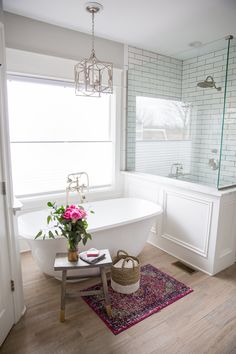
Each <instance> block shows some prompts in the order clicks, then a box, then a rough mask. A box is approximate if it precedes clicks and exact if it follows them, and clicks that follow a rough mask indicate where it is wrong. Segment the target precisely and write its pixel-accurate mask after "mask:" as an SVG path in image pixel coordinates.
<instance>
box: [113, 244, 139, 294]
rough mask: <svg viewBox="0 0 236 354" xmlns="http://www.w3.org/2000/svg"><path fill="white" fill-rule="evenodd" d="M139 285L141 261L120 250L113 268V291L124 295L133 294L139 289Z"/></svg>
mask: <svg viewBox="0 0 236 354" xmlns="http://www.w3.org/2000/svg"><path fill="white" fill-rule="evenodd" d="M139 283H140V264H139V259H138V258H137V257H133V256H130V255H128V253H127V252H125V251H123V250H119V251H118V252H117V256H116V257H115V258H114V260H113V262H112V267H111V287H112V289H113V290H115V291H117V292H119V293H122V294H131V293H133V292H135V291H137V290H138V289H139Z"/></svg>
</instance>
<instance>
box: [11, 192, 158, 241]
mask: <svg viewBox="0 0 236 354" xmlns="http://www.w3.org/2000/svg"><path fill="white" fill-rule="evenodd" d="M121 199H123V200H125V199H129V200H133V201H134V200H136V201H142V202H146V203H148V204H152V205H153V207H155V208H156V211H152V212H151V213H149V214H148V215H144V216H139V217H134V218H132V219H131V218H130V219H128V220H125V221H121V222H117V223H113V224H107V225H105V226H100V227H94V228H89V227H88V232H89V233H96V232H100V231H105V230H108V229H114V228H118V227H122V226H125V225H129V224H132V223H136V222H139V221H142V220H146V219H150V218H154V217H157V216H158V215H161V214H162V213H163V208H162V207H161V206H160V204H158V203H154V202H151V201H149V200H145V199H142V198H132V197H121V198H112V199H105V200H99V201H91V202H88V203H87V204H91V205H92V204H93V203H98V204H99V203H101V202H104V201H109V200H110V201H114V200H121ZM45 210H49V209H47V208H43V209H39V210H35V211H30V212H27V213H24V214H21V215H19V217H18V219H20V218H23V217H24V216H25V215H29V214H31V213H40V212H42V211H45ZM18 232H19V237H21V238H23V239H25V240H33V241H39V242H40V241H45V240H52V241H54V240H56V239H65V237H64V236H59V237H56V238H55V239H49V238H46V239H44V240H43V239H42V238H38V239H35V238H34V237H35V236H32V235H31V234H26V233H23V232H20V230H19V228H18Z"/></svg>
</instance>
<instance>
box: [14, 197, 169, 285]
mask: <svg viewBox="0 0 236 354" xmlns="http://www.w3.org/2000/svg"><path fill="white" fill-rule="evenodd" d="M83 206H84V208H85V209H86V210H93V211H94V214H91V213H88V218H87V221H88V225H89V227H88V232H90V233H91V234H92V240H91V241H90V240H89V241H88V242H87V244H86V246H83V245H82V244H79V252H81V251H84V250H86V249H89V248H91V247H94V248H97V249H103V248H108V249H109V250H110V253H111V255H112V256H114V255H115V253H116V252H117V251H118V250H119V249H123V250H125V251H127V252H128V253H129V254H131V255H134V256H137V255H138V254H139V253H140V252H141V251H142V249H143V247H144V245H145V243H146V241H147V238H148V234H149V232H150V229H151V227H152V225H153V224H154V222H155V220H156V217H157V215H158V214H160V213H162V209H161V207H160V206H159V205H157V204H154V203H152V202H149V201H146V200H142V199H136V198H119V199H108V200H104V201H98V202H91V203H86V204H84V205H83ZM48 215H49V210H48V209H44V210H40V211H34V212H30V213H26V214H23V215H21V216H19V218H18V230H19V235H20V236H21V237H23V238H24V239H26V240H27V242H28V243H29V246H30V248H31V251H32V255H33V258H34V260H35V261H36V263H37V265H38V266H39V268H40V269H41V270H42V272H44V273H46V274H48V275H52V276H56V277H57V278H58V277H60V272H55V271H54V270H53V264H54V259H55V255H56V253H57V252H66V251H67V240H66V239H65V238H64V237H58V238H57V239H45V240H43V239H37V240H35V239H34V238H35V235H36V234H37V233H38V231H39V230H40V229H43V230H47V229H48V226H47V222H46V221H47V216H48ZM72 272H76V271H71V273H72ZM80 272H81V271H80ZM90 272H91V270H90ZM84 273H85V275H86V274H88V271H86V270H85V271H84ZM74 274H75V273H74Z"/></svg>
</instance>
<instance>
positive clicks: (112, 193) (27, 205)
mask: <svg viewBox="0 0 236 354" xmlns="http://www.w3.org/2000/svg"><path fill="white" fill-rule="evenodd" d="M121 194H122V193H121V190H120V189H119V190H118V189H117V188H115V187H114V186H107V187H103V188H94V189H91V190H90V191H89V193H88V194H86V199H85V203H86V201H95V200H103V199H111V198H118V197H121ZM16 200H17V201H19V202H20V203H22V205H23V206H22V208H21V210H20V211H19V212H17V214H18V215H19V214H21V213H25V212H29V211H32V210H37V209H44V208H46V207H47V202H48V201H51V202H55V203H56V204H65V202H66V193H65V192H61V193H50V194H47V195H37V196H31V197H21V198H17V199H16ZM69 202H70V203H78V202H79V201H78V194H77V193H71V194H70V199H69Z"/></svg>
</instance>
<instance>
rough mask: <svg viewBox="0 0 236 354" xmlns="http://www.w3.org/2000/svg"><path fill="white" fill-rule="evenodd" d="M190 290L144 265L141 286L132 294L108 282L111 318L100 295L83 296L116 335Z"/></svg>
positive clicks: (99, 285)
mask: <svg viewBox="0 0 236 354" xmlns="http://www.w3.org/2000/svg"><path fill="white" fill-rule="evenodd" d="M101 286H102V285H101V284H97V285H94V286H92V287H90V288H87V289H86V290H95V289H100V288H101ZM192 291H193V290H192V289H190V288H188V287H187V286H186V285H184V284H183V283H180V282H179V281H178V280H176V279H174V278H172V277H171V276H170V275H168V274H166V273H163V272H161V271H160V270H159V269H157V268H155V267H153V266H152V265H151V264H147V265H145V266H143V267H141V280H140V288H139V290H138V291H136V292H135V293H133V294H129V295H124V294H120V293H117V292H115V291H113V290H112V288H111V286H110V284H109V295H110V298H111V305H112V318H109V317H108V316H107V314H106V311H105V308H104V300H103V295H102V294H101V295H100V294H99V295H93V296H86V297H85V296H84V297H83V299H84V301H85V302H87V304H88V305H89V306H90V307H91V308H92V309H93V310H94V311H95V312H96V314H97V315H98V316H99V317H100V318H101V319H102V320H103V321H104V322H105V324H106V325H107V327H108V328H109V329H110V330H111V331H112V332H113V333H114V334H119V333H120V332H122V331H124V330H126V329H127V328H129V327H131V326H133V325H135V324H136V323H138V322H140V321H142V320H144V319H145V318H147V317H148V316H151V315H152V314H154V313H155V312H158V311H160V310H161V309H163V308H164V307H166V306H168V305H170V304H172V303H173V302H175V301H176V300H178V299H181V298H182V297H183V296H185V295H187V294H189V293H191V292H192Z"/></svg>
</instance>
